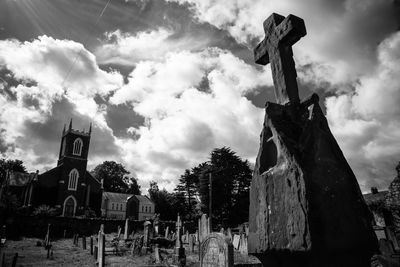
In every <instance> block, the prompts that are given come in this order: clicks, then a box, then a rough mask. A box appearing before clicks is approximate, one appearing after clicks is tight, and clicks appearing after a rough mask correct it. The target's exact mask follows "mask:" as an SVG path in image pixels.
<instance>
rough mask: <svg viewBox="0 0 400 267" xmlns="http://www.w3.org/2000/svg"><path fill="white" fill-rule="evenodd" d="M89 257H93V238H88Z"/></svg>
mask: <svg viewBox="0 0 400 267" xmlns="http://www.w3.org/2000/svg"><path fill="white" fill-rule="evenodd" d="M90 255H93V237H92V236H91V237H90Z"/></svg>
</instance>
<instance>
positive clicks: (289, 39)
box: [276, 14, 307, 46]
mask: <svg viewBox="0 0 400 267" xmlns="http://www.w3.org/2000/svg"><path fill="white" fill-rule="evenodd" d="M306 34H307V31H306V26H305V24H304V20H303V19H301V18H299V17H297V16H295V15H292V14H290V15H289V16H287V17H286V18H285V19H284V20H283V21H282V23H280V24H279V26H278V27H277V28H276V35H277V37H278V39H279V41H280V43H283V44H285V45H287V46H292V45H294V44H295V43H296V42H297V41H298V40H300V38H302V37H304V36H305V35H306Z"/></svg>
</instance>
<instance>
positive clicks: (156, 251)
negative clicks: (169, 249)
mask: <svg viewBox="0 0 400 267" xmlns="http://www.w3.org/2000/svg"><path fill="white" fill-rule="evenodd" d="M154 258H155V259H156V263H161V260H160V250H159V248H158V245H157V244H156V248H155V249H154Z"/></svg>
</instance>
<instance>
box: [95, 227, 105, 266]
mask: <svg viewBox="0 0 400 267" xmlns="http://www.w3.org/2000/svg"><path fill="white" fill-rule="evenodd" d="M105 247H106V238H105V235H104V233H103V232H99V243H98V251H97V253H98V258H97V262H98V264H99V265H98V266H99V267H104V265H105Z"/></svg>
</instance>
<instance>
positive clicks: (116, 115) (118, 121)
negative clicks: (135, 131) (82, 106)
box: [105, 104, 144, 137]
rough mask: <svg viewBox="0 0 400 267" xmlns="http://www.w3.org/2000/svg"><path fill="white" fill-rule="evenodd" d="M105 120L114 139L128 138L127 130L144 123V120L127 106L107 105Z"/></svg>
mask: <svg viewBox="0 0 400 267" xmlns="http://www.w3.org/2000/svg"><path fill="white" fill-rule="evenodd" d="M105 119H106V122H107V125H108V126H109V127H110V128H111V129H112V131H113V134H114V135H115V136H116V137H128V136H130V134H128V128H130V127H135V128H138V127H139V126H141V125H143V123H144V118H143V117H142V116H140V115H139V114H137V113H136V112H135V111H134V110H133V108H132V106H130V105H129V104H120V105H112V104H110V105H108V106H107V113H106V115H105Z"/></svg>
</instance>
